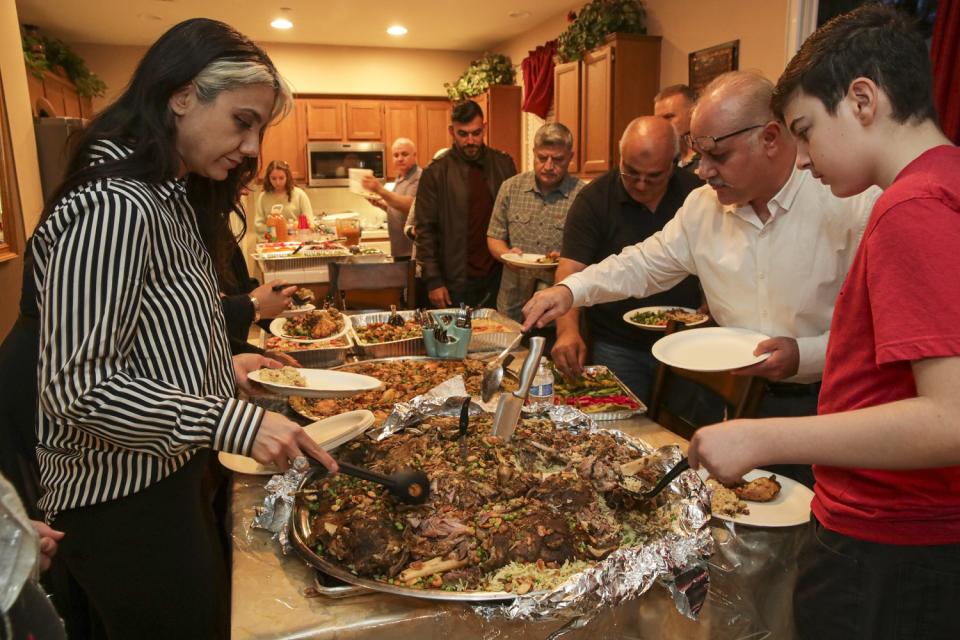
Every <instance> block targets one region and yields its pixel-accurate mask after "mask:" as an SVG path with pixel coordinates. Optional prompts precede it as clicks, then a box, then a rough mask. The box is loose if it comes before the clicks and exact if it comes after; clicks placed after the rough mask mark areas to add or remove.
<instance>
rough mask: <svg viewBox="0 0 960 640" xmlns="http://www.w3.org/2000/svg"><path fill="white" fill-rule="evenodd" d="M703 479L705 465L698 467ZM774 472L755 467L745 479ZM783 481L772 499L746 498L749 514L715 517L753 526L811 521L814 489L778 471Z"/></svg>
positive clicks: (778, 477) (796, 523) (787, 525)
mask: <svg viewBox="0 0 960 640" xmlns="http://www.w3.org/2000/svg"><path fill="white" fill-rule="evenodd" d="M697 474H698V475H699V476H700V479H701V480H703V481H706V479H707V477H708V476H709V474H708V473H707V470H706V469H700V470H699V471H697ZM771 475H774V474H773V473H772V472H770V471H764V470H763V469H754V470H753V471H750V472H748V473H745V474H744V475H743V479H744V480H748V481H749V480H756V479H757V478H767V477H770V476H771ZM777 482H779V483H780V494H779V495H777V497H776V498H775V499H773V500H771V501H770V502H750V501H749V500H744V502H746V503H747V506H748V507H749V508H750V513H749V514H748V515H739V516H734V517H730V516H724V515H718V514H716V513H715V514H713V517H714V518H720V519H721V520H728V521H729V522H736V523H737V524H746V525H750V526H752V527H795V526H797V525H800V524H806V523H807V522H809V521H810V502H811V501H812V500H813V491H810V489H808V488H806V487H805V486H803V485H802V484H800V483H799V482H797V481H796V480H791V479H790V478H785V477H783V476H781V475H779V474H777Z"/></svg>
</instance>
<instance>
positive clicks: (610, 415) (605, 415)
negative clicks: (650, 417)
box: [581, 364, 647, 421]
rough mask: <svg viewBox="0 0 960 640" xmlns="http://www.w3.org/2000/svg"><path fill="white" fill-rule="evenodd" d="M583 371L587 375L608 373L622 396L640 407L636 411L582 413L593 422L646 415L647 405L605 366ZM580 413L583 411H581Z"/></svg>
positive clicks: (586, 368) (596, 365) (597, 365)
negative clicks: (618, 387)
mask: <svg viewBox="0 0 960 640" xmlns="http://www.w3.org/2000/svg"><path fill="white" fill-rule="evenodd" d="M583 370H584V371H585V372H587V373H594V374H595V373H604V372H606V373H609V374H610V377H612V378H613V379H614V380H615V381H616V383H617V384H618V385H619V386H620V390H621V392H622V394H623V395H625V396H627V397H628V398H630V399H631V400H633V401H634V402H636V403H637V404H639V405H640V406H639V407H637V408H636V409H621V410H620V411H598V412H596V413H590V412H587V411H584V413H585V414H586V415H588V416H590V417H591V418H593V419H594V420H598V421H605V420H626V419H627V418H632V417H633V416H636V415H640V414H641V413H646V411H647V405H645V404H643V402H641V400H640V398H638V397H637V396H636V394H635V393H634V392H633V391H631V390H630V388H629V387H628V386H627V385H625V384H623V381H622V380H620V378H618V377H617V375H616V374H615V373H614V372H613V371H610V370H609V369H608V368H607V367H606V366H604V365H602V364H591V365H587V366H585V367H584V368H583ZM581 411H583V410H582V409H581Z"/></svg>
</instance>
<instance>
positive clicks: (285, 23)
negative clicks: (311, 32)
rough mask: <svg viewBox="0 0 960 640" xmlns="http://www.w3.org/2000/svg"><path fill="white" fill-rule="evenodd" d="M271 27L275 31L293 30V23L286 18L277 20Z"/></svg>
mask: <svg viewBox="0 0 960 640" xmlns="http://www.w3.org/2000/svg"><path fill="white" fill-rule="evenodd" d="M270 26H271V27H273V28H274V29H292V28H293V23H292V22H290V21H289V20H287V19H286V18H277V19H276V20H274V21H273V22H271V23H270Z"/></svg>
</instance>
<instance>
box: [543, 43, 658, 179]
mask: <svg viewBox="0 0 960 640" xmlns="http://www.w3.org/2000/svg"><path fill="white" fill-rule="evenodd" d="M570 65H578V66H579V74H575V73H574V72H573V71H572V70H571V68H570ZM577 76H579V86H578V90H577V91H575V90H574V88H573V86H574V84H575V82H574V79H575V78H576V77H577ZM659 89H660V37H659V36H638V35H633V34H612V35H610V36H608V37H607V40H606V43H605V44H604V45H603V46H601V47H598V48H596V49H594V50H592V51H590V52H588V53H587V54H585V55H584V57H583V60H582V61H580V62H576V63H568V64H564V65H558V66H557V68H556V69H554V108H555V110H556V113H557V120H558V121H559V122H562V123H563V124H565V125H567V127H569V128H570V131H571V132H573V133H574V147H575V148H576V149H577V150H578V158H577V170H576V172H577V173H579V174H581V175H586V176H596V175H597V174H600V173H604V172H606V171H609V170H610V169H612V168H614V167H616V166H618V164H619V162H620V154H619V141H620V136H621V135H622V134H623V130H624V129H625V128H626V126H627V124H629V123H630V121H631V120H633V119H634V118H637V117H639V116H643V115H650V114H652V113H653V97H654V96H655V95H656V94H657V91H659ZM577 114H578V115H579V117H577ZM574 125H575V126H574ZM571 172H574V169H573V168H572V167H571Z"/></svg>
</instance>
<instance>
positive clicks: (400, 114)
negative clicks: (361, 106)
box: [383, 100, 450, 178]
mask: <svg viewBox="0 0 960 640" xmlns="http://www.w3.org/2000/svg"><path fill="white" fill-rule="evenodd" d="M383 123H384V130H385V135H384V138H383V141H384V143H385V144H387V145H388V148H387V156H388V158H387V160H388V161H387V165H388V167H387V176H388V177H389V178H396V177H397V176H396V174H395V173H396V172H395V171H394V168H393V162H391V161H390V158H389V156H390V149H389V145H392V144H393V141H394V140H396V139H397V138H407V139H408V140H412V141H413V143H414V144H415V145H417V162H418V163H419V164H420V166H421V167H425V166H426V165H427V164H429V163H430V159H431V158H433V154H435V153H436V152H437V151H439V150H440V149H444V148H446V147H448V146H450V134H449V132H448V130H447V127H448V125H449V124H450V103H449V102H447V101H446V100H391V101H389V102H385V103H384V104H383Z"/></svg>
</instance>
